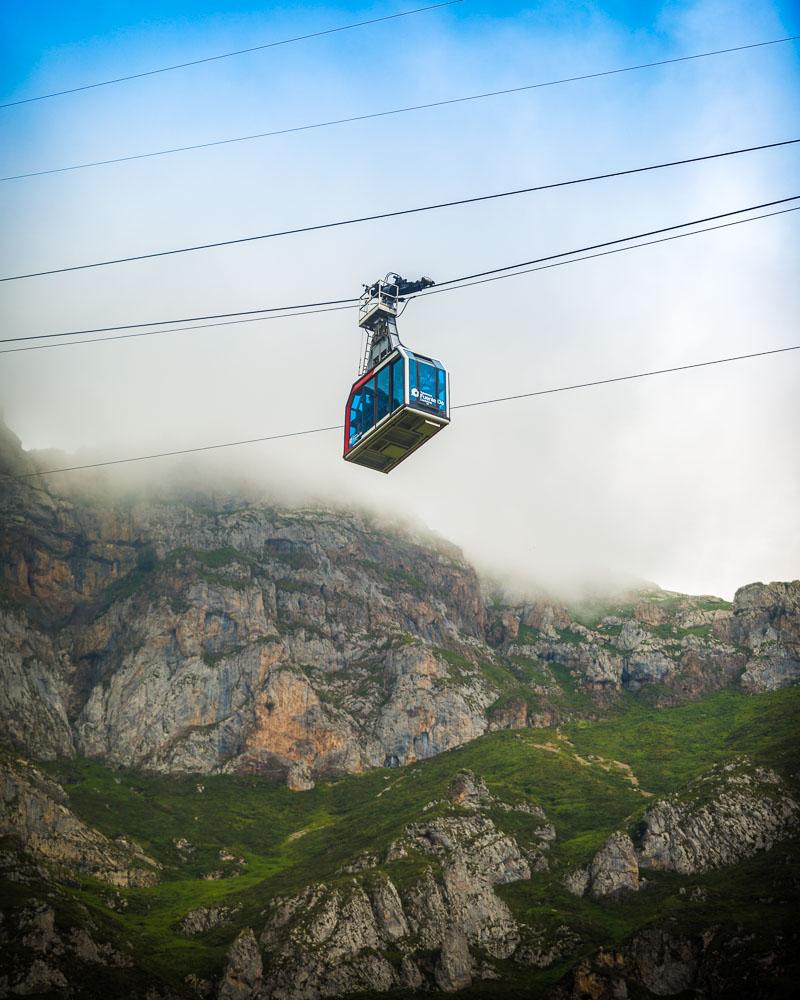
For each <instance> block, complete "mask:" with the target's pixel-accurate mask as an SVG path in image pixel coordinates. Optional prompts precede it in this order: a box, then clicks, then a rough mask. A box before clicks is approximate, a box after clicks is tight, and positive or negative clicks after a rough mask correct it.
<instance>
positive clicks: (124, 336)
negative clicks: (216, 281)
mask: <svg viewBox="0 0 800 1000" xmlns="http://www.w3.org/2000/svg"><path fill="white" fill-rule="evenodd" d="M355 308H356V307H355V306H354V305H352V306H331V307H330V308H328V309H306V310H304V311H303V312H294V313H284V314H282V315H279V316H251V317H250V318H249V319H229V320H226V321H224V322H221V323H200V324H198V325H196V326H176V327H174V328H173V329H170V330H142V331H141V332H139V333H120V334H117V336H116V337H94V338H93V339H90V340H62V341H61V343H60V344H35V345H31V346H29V347H6V348H4V349H3V350H0V354H19V353H20V352H22V351H50V350H53V349H54V348H57V347H77V346H78V345H79V344H105V343H108V342H109V341H113V340H134V339H136V338H138V337H157V336H160V335H161V334H164V333H187V332H189V331H190V330H215V329H216V328H217V327H220V326H241V325H242V324H243V323H264V322H266V321H267V320H274V319H294V318H295V316H317V315H318V314H319V313H329V312H340V311H341V310H342V309H355ZM20 339H21V338H20Z"/></svg>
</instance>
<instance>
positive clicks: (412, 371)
mask: <svg viewBox="0 0 800 1000" xmlns="http://www.w3.org/2000/svg"><path fill="white" fill-rule="evenodd" d="M408 398H409V400H410V401H411V403H412V404H413V403H416V402H417V400H418V399H419V389H418V387H417V362H416V359H415V358H409V361H408Z"/></svg>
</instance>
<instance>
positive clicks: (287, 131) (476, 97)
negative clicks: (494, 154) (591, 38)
mask: <svg viewBox="0 0 800 1000" xmlns="http://www.w3.org/2000/svg"><path fill="white" fill-rule="evenodd" d="M395 16H399V15H395ZM798 38H800V35H789V36H788V37H786V38H773V39H770V40H769V41H765V42H752V43H751V44H749V45H737V46H734V47H733V48H729V49H715V50H714V51H711V52H697V53H695V54H693V55H688V56H678V57H676V58H674V59H660V60H658V61H657V62H649V63H639V64H638V65H635V66H622V67H619V68H617V69H607V70H601V71H598V72H595V73H585V74H583V75H582V76H568V77H563V78H562V79H559V80H545V81H542V82H540V83H528V84H524V85H523V86H519V87H506V88H505V89H503V90H489V91H486V92H484V93H482V94H468V95H466V96H464V97H449V98H446V99H444V100H440V101H428V102H426V103H424V104H411V105H408V106H407V107H403V108H389V109H388V110H385V111H373V112H370V113H367V114H362V115H350V116H348V117H345V118H332V119H329V120H327V121H321V122H311V123H308V124H305V125H293V126H289V127H287V128H279V129H272V130H271V131H268V132H254V133H252V134H250V135H238V136H232V137H229V138H227V139H213V140H210V141H208V142H196V143H192V144H190V145H188V146H172V147H168V148H166V149H155V150H150V151H149V152H146V153H133V154H129V155H128V156H113V157H109V158H108V159H105V160H91V161H89V162H87V163H73V164H68V165H67V166H65V167H50V168H48V169H45V170H31V171H28V172H26V173H20V174H9V175H8V176H7V177H0V183H2V182H4V181H19V180H25V179H26V178H31V177H44V176H47V175H49V174H63V173H68V172H71V171H73V170H87V169H89V168H90V167H107V166H111V165H113V164H115V163H130V162H131V161H133V160H147V159H152V158H154V157H158V156H172V155H173V154H175V153H189V152H193V151H195V150H200V149H211V148H213V147H214V146H230V145H232V144H234V143H238V142H251V141H253V140H255V139H269V138H274V137H275V136H279V135H292V134H294V133H295V132H310V131H314V130H316V129H322V128H332V127H334V126H337V125H351V124H354V123H356V122H363V121H369V120H370V119H373V118H388V117H391V116H394V115H404V114H409V113H411V112H414V111H427V110H430V109H432V108H442V107H447V106H448V105H453V104H466V103H468V102H471V101H483V100H486V99H488V98H491V97H505V96H507V95H509V94H520V93H524V92H525V91H529V90H538V89H541V88H543V87H556V86H560V85H562V84H566V83H578V82H580V81H583V80H595V79H597V78H598V77H604V76H614V75H616V74H619V73H632V72H635V71H637V70H642V69H651V68H653V67H656V66H667V65H670V64H671V63H681V62H689V61H690V60H694V59H706V58H709V57H710V56H720V55H727V54H729V53H731V52H743V51H745V50H746V49H757V48H762V47H763V46H766V45H780V44H782V43H784V42H794V41H797V39H798Z"/></svg>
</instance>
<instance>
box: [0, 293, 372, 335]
mask: <svg viewBox="0 0 800 1000" xmlns="http://www.w3.org/2000/svg"><path fill="white" fill-rule="evenodd" d="M358 301H359V299H358V298H355V297H354V298H352V299H328V300H327V301H325V302H305V303H303V304H301V305H296V306H272V307H270V308H267V309H243V310H240V311H239V312H228V313H210V314H209V315H207V316H183V317H181V318H179V319H156V320H150V321H149V322H148V323H123V324H121V325H120V326H98V327H95V328H94V329H86V330H68V331H66V332H64V333H39V334H30V335H29V336H27V337H6V338H5V339H0V344H13V343H16V342H17V341H19V340H51V339H52V338H53V337H80V336H83V335H84V334H90V333H112V332H113V331H115V330H139V329H141V328H142V327H146V326H166V325H167V324H168V323H200V322H202V321H203V320H208V319H228V318H231V317H234V316H259V315H261V314H264V313H282V314H285V315H281V316H277V317H276V318H277V319H286V318H287V317H288V316H290V315H292V316H293V315H299V316H303V315H308V313H309V312H334V311H335V308H330V309H328V308H317V307H321V306H329V307H340V308H343V309H352V308H354V307H355V304H356V303H357V302H358ZM297 310H305V312H303V311H300V312H298V311H297ZM207 325H208V326H227V324H226V323H208V324H207ZM165 332H167V331H165ZM94 343H96V341H94Z"/></svg>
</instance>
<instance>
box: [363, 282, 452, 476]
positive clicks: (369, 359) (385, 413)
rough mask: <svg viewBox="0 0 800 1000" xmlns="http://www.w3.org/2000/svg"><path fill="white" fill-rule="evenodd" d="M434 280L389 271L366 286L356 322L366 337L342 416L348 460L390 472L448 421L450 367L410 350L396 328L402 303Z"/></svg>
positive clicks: (379, 470)
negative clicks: (409, 278)
mask: <svg viewBox="0 0 800 1000" xmlns="http://www.w3.org/2000/svg"><path fill="white" fill-rule="evenodd" d="M432 284H433V281H431V279H430V278H420V280H419V281H406V280H405V279H404V278H401V277H400V276H399V275H397V274H391V273H390V274H387V275H386V277H385V278H384V279H383V280H382V281H376V282H375V283H374V284H373V285H365V286H364V294H363V295H362V296H361V305H360V306H359V313H358V325H359V326H360V327H361V329H362V330H364V331H365V335H366V341H365V345H364V350H363V353H362V357H361V365H360V367H359V373H358V379H357V380H356V381H355V382H354V383H353V387H352V389H351V390H350V395H349V396H348V398H347V407H346V409H345V417H344V459H345V461H347V462H355V463H356V464H357V465H364V466H366V467H367V468H368V469H376V470H377V471H378V472H391V471H392V469H394V468H396V467H397V466H398V465H399V464H400V463H401V462H402V461H403V460H404V459H406V458H408V456H409V455H410V454H411V453H412V452H413V451H416V450H417V448H419V447H420V446H421V445H423V444H425V442H426V441H430V439H431V438H432V437H433V436H434V435H435V434H438V433H439V431H440V430H441V429H442V428H443V427H446V426H447V425H448V424H449V423H450V376H449V375H448V373H447V370H446V369H445V367H444V365H443V364H442V363H441V361H436V360H435V359H434V358H429V357H427V356H425V355H423V354H417V353H416V352H415V351H410V350H409V349H408V348H407V347H405V346H404V345H403V344H401V343H400V337H399V335H398V333H397V307H398V303H399V302H401V301H403V297H404V296H406V295H410V294H412V293H414V292H418V291H420V290H421V289H423V288H428V287H429V286H430V285H432Z"/></svg>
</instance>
